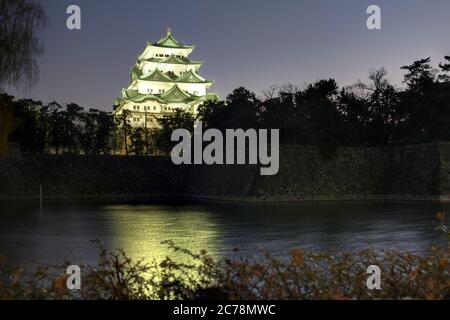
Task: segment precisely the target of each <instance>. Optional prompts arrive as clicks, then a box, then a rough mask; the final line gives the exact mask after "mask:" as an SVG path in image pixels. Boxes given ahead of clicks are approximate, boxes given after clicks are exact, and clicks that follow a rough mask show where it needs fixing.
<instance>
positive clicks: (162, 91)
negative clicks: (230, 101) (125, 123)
mask: <svg viewBox="0 0 450 320" xmlns="http://www.w3.org/2000/svg"><path fill="white" fill-rule="evenodd" d="M194 48H195V46H186V45H183V44H182V43H181V42H179V41H178V40H176V39H175V38H174V37H173V35H172V31H171V29H170V28H168V29H167V34H166V36H165V37H164V38H162V39H160V40H159V41H157V42H154V43H147V46H146V48H145V50H144V52H143V53H142V54H141V55H139V57H138V59H137V62H136V64H135V65H134V66H133V68H132V70H131V79H130V84H129V86H128V87H127V88H125V89H122V95H121V97H119V98H117V99H116V100H115V101H114V105H115V109H114V113H115V114H120V113H121V112H123V110H129V111H130V114H131V119H130V120H131V124H132V125H133V126H135V127H139V126H142V127H143V126H144V124H145V125H147V126H149V125H150V126H152V125H155V124H156V121H155V120H156V119H157V118H158V117H161V116H164V115H166V114H169V113H170V112H173V111H174V110H175V109H176V108H180V109H183V110H186V111H189V112H192V113H193V114H196V113H197V107H198V106H199V105H200V104H202V103H203V102H205V101H206V100H217V99H218V95H217V94H215V93H212V94H211V93H207V89H208V88H209V87H211V85H212V84H213V81H210V80H206V79H205V78H203V77H202V76H200V75H199V73H198V72H199V69H200V68H201V66H202V64H203V62H202V61H195V60H191V59H189V55H190V54H191V53H192V51H193V50H194ZM146 117H147V120H146Z"/></svg>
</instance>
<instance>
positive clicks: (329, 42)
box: [12, 0, 450, 110]
mask: <svg viewBox="0 0 450 320" xmlns="http://www.w3.org/2000/svg"><path fill="white" fill-rule="evenodd" d="M41 3H42V4H43V6H44V8H45V10H46V12H47V14H48V16H49V18H50V20H51V23H50V25H49V26H48V27H47V28H46V29H45V31H44V32H43V33H42V35H41V36H42V39H43V42H44V45H45V48H46V53H45V54H44V55H43V56H42V57H41V58H40V59H39V65H40V70H41V78H40V81H39V83H38V84H37V85H36V86H35V87H34V88H32V89H31V90H30V91H29V92H22V91H13V92H12V93H13V94H14V95H16V96H17V97H32V98H35V99H41V100H43V101H50V100H53V99H55V100H57V101H59V102H61V103H66V102H76V103H78V104H80V105H81V106H83V107H85V108H90V107H97V108H100V109H104V110H110V109H111V104H112V100H113V99H114V98H115V97H116V96H117V95H119V93H120V90H121V88H122V87H125V86H127V84H128V81H129V71H130V69H131V67H132V65H133V64H134V63H135V60H136V57H137V55H138V54H140V53H141V52H142V51H143V49H144V47H145V44H146V42H147V41H151V42H153V41H156V40H158V39H160V38H161V37H162V36H163V35H164V34H165V29H166V27H167V26H169V25H170V26H171V27H172V31H173V34H174V36H175V38H176V39H178V40H179V41H181V42H183V43H185V44H195V45H196V50H195V51H194V52H193V54H192V55H191V57H192V58H194V59H198V60H204V61H205V65H204V66H203V67H202V69H201V71H200V74H201V75H203V76H205V77H206V78H208V79H212V80H215V85H214V86H213V87H212V89H211V91H217V92H219V93H220V95H221V97H222V98H224V97H225V96H226V95H227V94H228V93H230V92H231V91H232V90H233V89H234V88H236V87H238V86H241V85H242V86H245V87H248V88H249V89H251V90H254V91H255V92H256V93H257V94H260V93H261V91H262V90H263V89H267V88H268V87H269V86H271V85H274V84H283V83H287V82H291V83H293V84H297V85H300V86H302V85H304V84H305V83H310V82H313V81H315V80H318V79H320V78H324V77H327V78H328V77H333V78H335V79H336V80H337V81H338V83H339V84H340V85H349V84H352V83H353V82H354V81H355V80H357V79H362V80H364V79H366V77H367V74H368V71H369V69H371V68H378V67H380V66H385V67H387V68H388V71H389V78H390V79H391V80H392V82H393V83H395V84H398V85H400V84H401V79H402V72H401V70H400V66H402V65H404V64H407V63H409V62H410V61H413V60H414V59H417V58H422V57H426V56H431V57H432V58H433V60H434V63H435V64H436V65H437V63H438V62H439V61H440V60H442V57H443V56H444V55H450V32H449V31H450V18H449V17H450V1H449V0H389V1H375V0H373V1H366V0H279V1H275V0H271V1H269V0H226V1H216V0H192V1H186V0H170V1H150V0H78V1H77V0H70V1H66V0H41ZM70 4H77V5H79V6H80V7H81V10H82V30H80V31H69V30H68V29H67V28H66V18H67V14H66V8H67V6H69V5H70ZM370 4H377V5H379V6H380V7H381V9H382V27H383V29H382V30H381V31H370V30H368V29H367V28H366V19H367V14H366V9H367V7H368V6H369V5H370Z"/></svg>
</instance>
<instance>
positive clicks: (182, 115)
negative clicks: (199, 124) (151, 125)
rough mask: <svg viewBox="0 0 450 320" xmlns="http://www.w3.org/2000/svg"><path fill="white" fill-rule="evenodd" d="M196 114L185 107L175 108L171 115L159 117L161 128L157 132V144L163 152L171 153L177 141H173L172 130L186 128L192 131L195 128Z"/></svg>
mask: <svg viewBox="0 0 450 320" xmlns="http://www.w3.org/2000/svg"><path fill="white" fill-rule="evenodd" d="M194 121H195V119H194V116H193V114H192V113H191V112H189V111H185V110H183V109H179V108H177V109H175V110H174V112H172V113H171V114H169V115H166V116H164V117H163V118H160V119H158V123H159V126H160V129H159V130H158V131H157V132H156V145H157V147H158V149H159V151H161V152H162V153H163V154H165V155H168V154H170V152H171V150H172V148H173V146H174V145H175V144H176V143H177V142H172V141H171V136H172V132H173V131H174V130H176V129H186V130H188V131H190V132H191V133H192V132H193V130H194Z"/></svg>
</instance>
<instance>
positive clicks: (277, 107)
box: [1, 56, 450, 155]
mask: <svg viewBox="0 0 450 320" xmlns="http://www.w3.org/2000/svg"><path fill="white" fill-rule="evenodd" d="M401 69H402V70H404V71H405V75H404V81H403V82H404V86H403V87H402V88H400V89H399V88H395V87H394V86H393V85H392V84H390V83H389V81H388V80H387V78H386V76H387V72H386V69H384V68H382V69H379V70H374V71H371V72H370V75H369V81H368V82H367V83H364V82H361V81H358V82H357V83H355V84H354V85H352V86H348V87H345V88H341V89H340V88H339V86H338V85H337V83H336V81H335V80H333V79H325V80H320V81H317V82H315V83H313V84H310V85H308V86H307V87H306V88H303V89H300V88H298V87H295V86H293V85H284V86H281V87H272V88H270V89H269V90H267V91H265V92H264V97H262V98H257V97H256V95H255V94H254V93H252V92H250V91H249V90H247V89H245V88H243V87H240V88H237V89H235V90H234V91H233V92H232V93H231V94H230V95H228V96H227V98H226V100H225V101H209V102H206V103H204V104H203V105H202V106H200V107H199V113H198V115H197V116H195V117H194V115H192V114H191V113H188V112H185V111H183V110H175V111H174V112H173V113H172V114H170V115H168V116H165V117H163V118H160V119H158V120H157V121H158V126H157V127H154V126H153V127H148V128H146V127H143V128H134V127H133V126H131V122H130V113H129V112H124V113H123V114H122V115H121V116H118V117H114V116H113V115H112V114H111V113H109V112H105V111H100V110H96V109H90V110H88V111H85V110H84V109H83V108H81V107H80V106H78V105H76V104H73V103H70V104H67V105H66V106H62V105H60V104H58V103H56V102H52V103H49V104H43V103H42V102H40V101H33V100H17V101H14V100H13V98H12V97H11V96H7V95H3V96H2V97H1V100H2V101H7V102H8V103H11V104H13V105H14V110H15V111H14V112H15V123H16V125H15V130H14V131H13V132H12V133H11V134H10V136H9V140H10V141H11V142H15V143H16V144H17V145H19V146H20V149H21V151H22V152H27V153H49V152H50V153H56V154H61V153H85V154H118V153H120V154H137V155H163V154H168V153H169V152H170V150H171V148H172V146H173V144H174V143H173V142H171V141H170V136H171V133H172V131H173V130H174V129H176V128H186V129H188V130H192V129H193V123H194V121H195V120H201V121H202V122H203V126H204V127H206V128H217V129H220V130H225V129H227V128H230V129H232V128H242V129H248V128H267V129H280V142H281V143H282V144H295V145H314V146H325V147H337V146H372V145H374V146H380V145H392V144H415V143H424V142H431V141H437V140H440V141H450V57H449V56H446V57H445V58H444V61H443V62H441V63H440V64H439V67H438V68H437V69H434V68H433V67H432V64H431V59H430V58H425V59H420V60H417V61H414V62H413V63H412V64H410V65H407V66H404V67H402V68H401Z"/></svg>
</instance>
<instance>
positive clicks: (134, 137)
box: [130, 128, 146, 156]
mask: <svg viewBox="0 0 450 320" xmlns="http://www.w3.org/2000/svg"><path fill="white" fill-rule="evenodd" d="M145 144H146V141H145V133H144V129H143V128H134V129H132V130H131V134H130V151H131V152H133V153H134V154H135V155H137V156H141V155H143V154H144V151H145Z"/></svg>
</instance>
